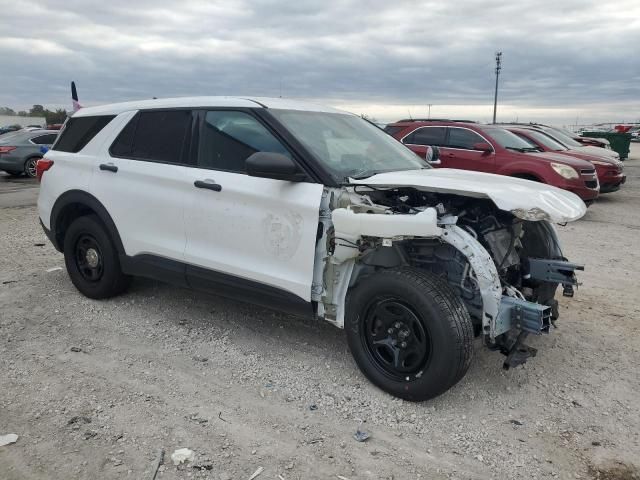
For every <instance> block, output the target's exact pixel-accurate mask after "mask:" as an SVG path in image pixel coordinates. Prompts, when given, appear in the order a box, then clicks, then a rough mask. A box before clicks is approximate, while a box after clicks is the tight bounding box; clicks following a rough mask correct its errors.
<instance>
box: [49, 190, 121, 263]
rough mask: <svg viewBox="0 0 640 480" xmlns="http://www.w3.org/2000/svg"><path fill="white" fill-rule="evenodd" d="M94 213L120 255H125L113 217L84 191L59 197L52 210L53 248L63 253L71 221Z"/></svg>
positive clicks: (72, 191) (71, 191)
mask: <svg viewBox="0 0 640 480" xmlns="http://www.w3.org/2000/svg"><path fill="white" fill-rule="evenodd" d="M91 213H94V214H96V215H97V216H98V218H100V220H101V221H102V223H103V224H104V225H105V227H106V228H107V230H108V232H109V234H110V235H111V238H112V240H113V242H114V244H115V247H116V250H117V251H118V253H119V254H121V255H123V254H125V250H124V246H123V245H122V240H121V239H120V234H119V233H118V229H117V228H116V225H115V223H114V222H113V219H112V218H111V215H109V212H107V209H106V208H105V207H104V205H102V203H100V201H99V200H98V199H97V198H96V197H94V196H93V195H91V194H90V193H87V192H84V191H82V190H69V191H67V192H65V193H63V194H62V195H60V196H59V197H58V199H57V200H56V202H55V203H54V205H53V208H52V209H51V217H50V224H49V226H50V229H51V238H52V239H53V246H54V247H55V248H56V250H58V251H60V252H61V251H62V247H63V244H64V232H65V229H66V227H67V226H68V225H69V221H70V220H69V219H72V218H75V217H77V216H79V215H88V214H91Z"/></svg>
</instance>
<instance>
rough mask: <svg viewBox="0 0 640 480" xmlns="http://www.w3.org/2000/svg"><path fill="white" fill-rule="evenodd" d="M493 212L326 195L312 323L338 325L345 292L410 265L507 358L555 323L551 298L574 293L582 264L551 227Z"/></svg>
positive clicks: (465, 201) (444, 197)
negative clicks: (448, 291)
mask: <svg viewBox="0 0 640 480" xmlns="http://www.w3.org/2000/svg"><path fill="white" fill-rule="evenodd" d="M523 216H524V215H522V214H521V212H519V211H518V212H508V211H503V210H500V209H499V208H497V207H496V205H495V204H494V203H493V202H492V201H491V200H490V199H488V198H474V197H467V196H462V195H457V194H449V193H434V192H428V191H421V190H419V189H417V188H414V187H398V188H392V187H379V186H372V185H354V186H348V187H343V188H335V189H331V188H327V189H325V191H324V194H323V199H322V202H321V211H320V228H319V231H318V242H317V248H316V262H315V271H314V288H313V294H312V300H314V301H316V302H317V314H318V317H320V318H324V319H325V320H327V321H330V322H331V323H334V324H335V325H337V326H339V327H343V326H344V310H345V300H346V294H347V291H348V289H349V288H350V287H352V286H354V285H356V284H357V282H358V280H359V279H360V278H363V276H366V275H369V274H371V273H373V272H375V271H376V270H377V269H381V268H392V267H397V266H411V267H415V268H419V269H423V270H426V271H429V272H431V273H432V274H434V275H436V276H438V277H441V278H442V280H443V282H446V283H448V284H449V286H450V287H451V288H452V289H453V290H454V291H455V293H456V294H457V295H458V296H459V297H460V298H461V299H462V300H463V302H464V305H465V306H466V308H467V310H468V312H469V314H470V316H471V319H472V321H473V325H474V329H475V332H476V335H481V336H482V337H483V339H484V341H485V344H486V345H487V346H488V347H490V348H492V349H496V350H500V351H501V352H502V353H504V354H505V355H506V356H507V359H506V360H505V364H504V366H505V368H509V367H513V366H516V365H519V364H521V363H524V362H525V361H526V359H527V358H528V357H531V356H534V355H535V353H536V351H535V349H533V348H531V347H528V346H526V345H525V344H524V343H523V341H524V339H525V338H526V337H527V335H529V334H535V335H540V334H544V333H548V332H549V330H550V328H551V327H552V325H553V323H554V322H555V320H556V319H557V318H558V302H557V300H555V298H554V297H555V293H556V290H557V287H558V285H562V288H563V294H564V295H565V296H573V289H574V286H576V285H577V280H576V277H575V271H576V270H582V269H583V267H582V266H581V265H577V264H573V263H570V262H568V261H567V259H566V258H564V256H563V254H562V251H561V249H560V245H559V242H558V238H557V236H556V233H555V230H554V228H553V227H552V225H551V224H550V223H549V222H548V221H547V220H544V219H540V220H538V219H532V218H531V216H529V217H525V218H521V217H523Z"/></svg>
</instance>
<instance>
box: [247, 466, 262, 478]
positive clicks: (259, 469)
mask: <svg viewBox="0 0 640 480" xmlns="http://www.w3.org/2000/svg"><path fill="white" fill-rule="evenodd" d="M262 472H264V467H258V469H257V470H256V471H255V472H253V475H251V476H250V477H249V480H253V479H254V478H256V477H257V476H258V475H260V474H261V473H262Z"/></svg>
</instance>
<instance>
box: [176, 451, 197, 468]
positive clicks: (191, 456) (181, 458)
mask: <svg viewBox="0 0 640 480" xmlns="http://www.w3.org/2000/svg"><path fill="white" fill-rule="evenodd" d="M195 458H196V454H195V452H194V451H193V450H189V449H188V448H179V449H177V450H176V451H175V452H173V453H172V454H171V461H172V462H173V464H174V465H180V464H181V463H184V462H193V461H194V460H195Z"/></svg>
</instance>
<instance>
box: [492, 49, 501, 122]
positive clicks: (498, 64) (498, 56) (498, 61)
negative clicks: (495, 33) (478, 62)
mask: <svg viewBox="0 0 640 480" xmlns="http://www.w3.org/2000/svg"><path fill="white" fill-rule="evenodd" d="M500 70H502V52H496V92H495V95H494V96H493V123H496V110H497V109H498V77H499V76H500Z"/></svg>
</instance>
